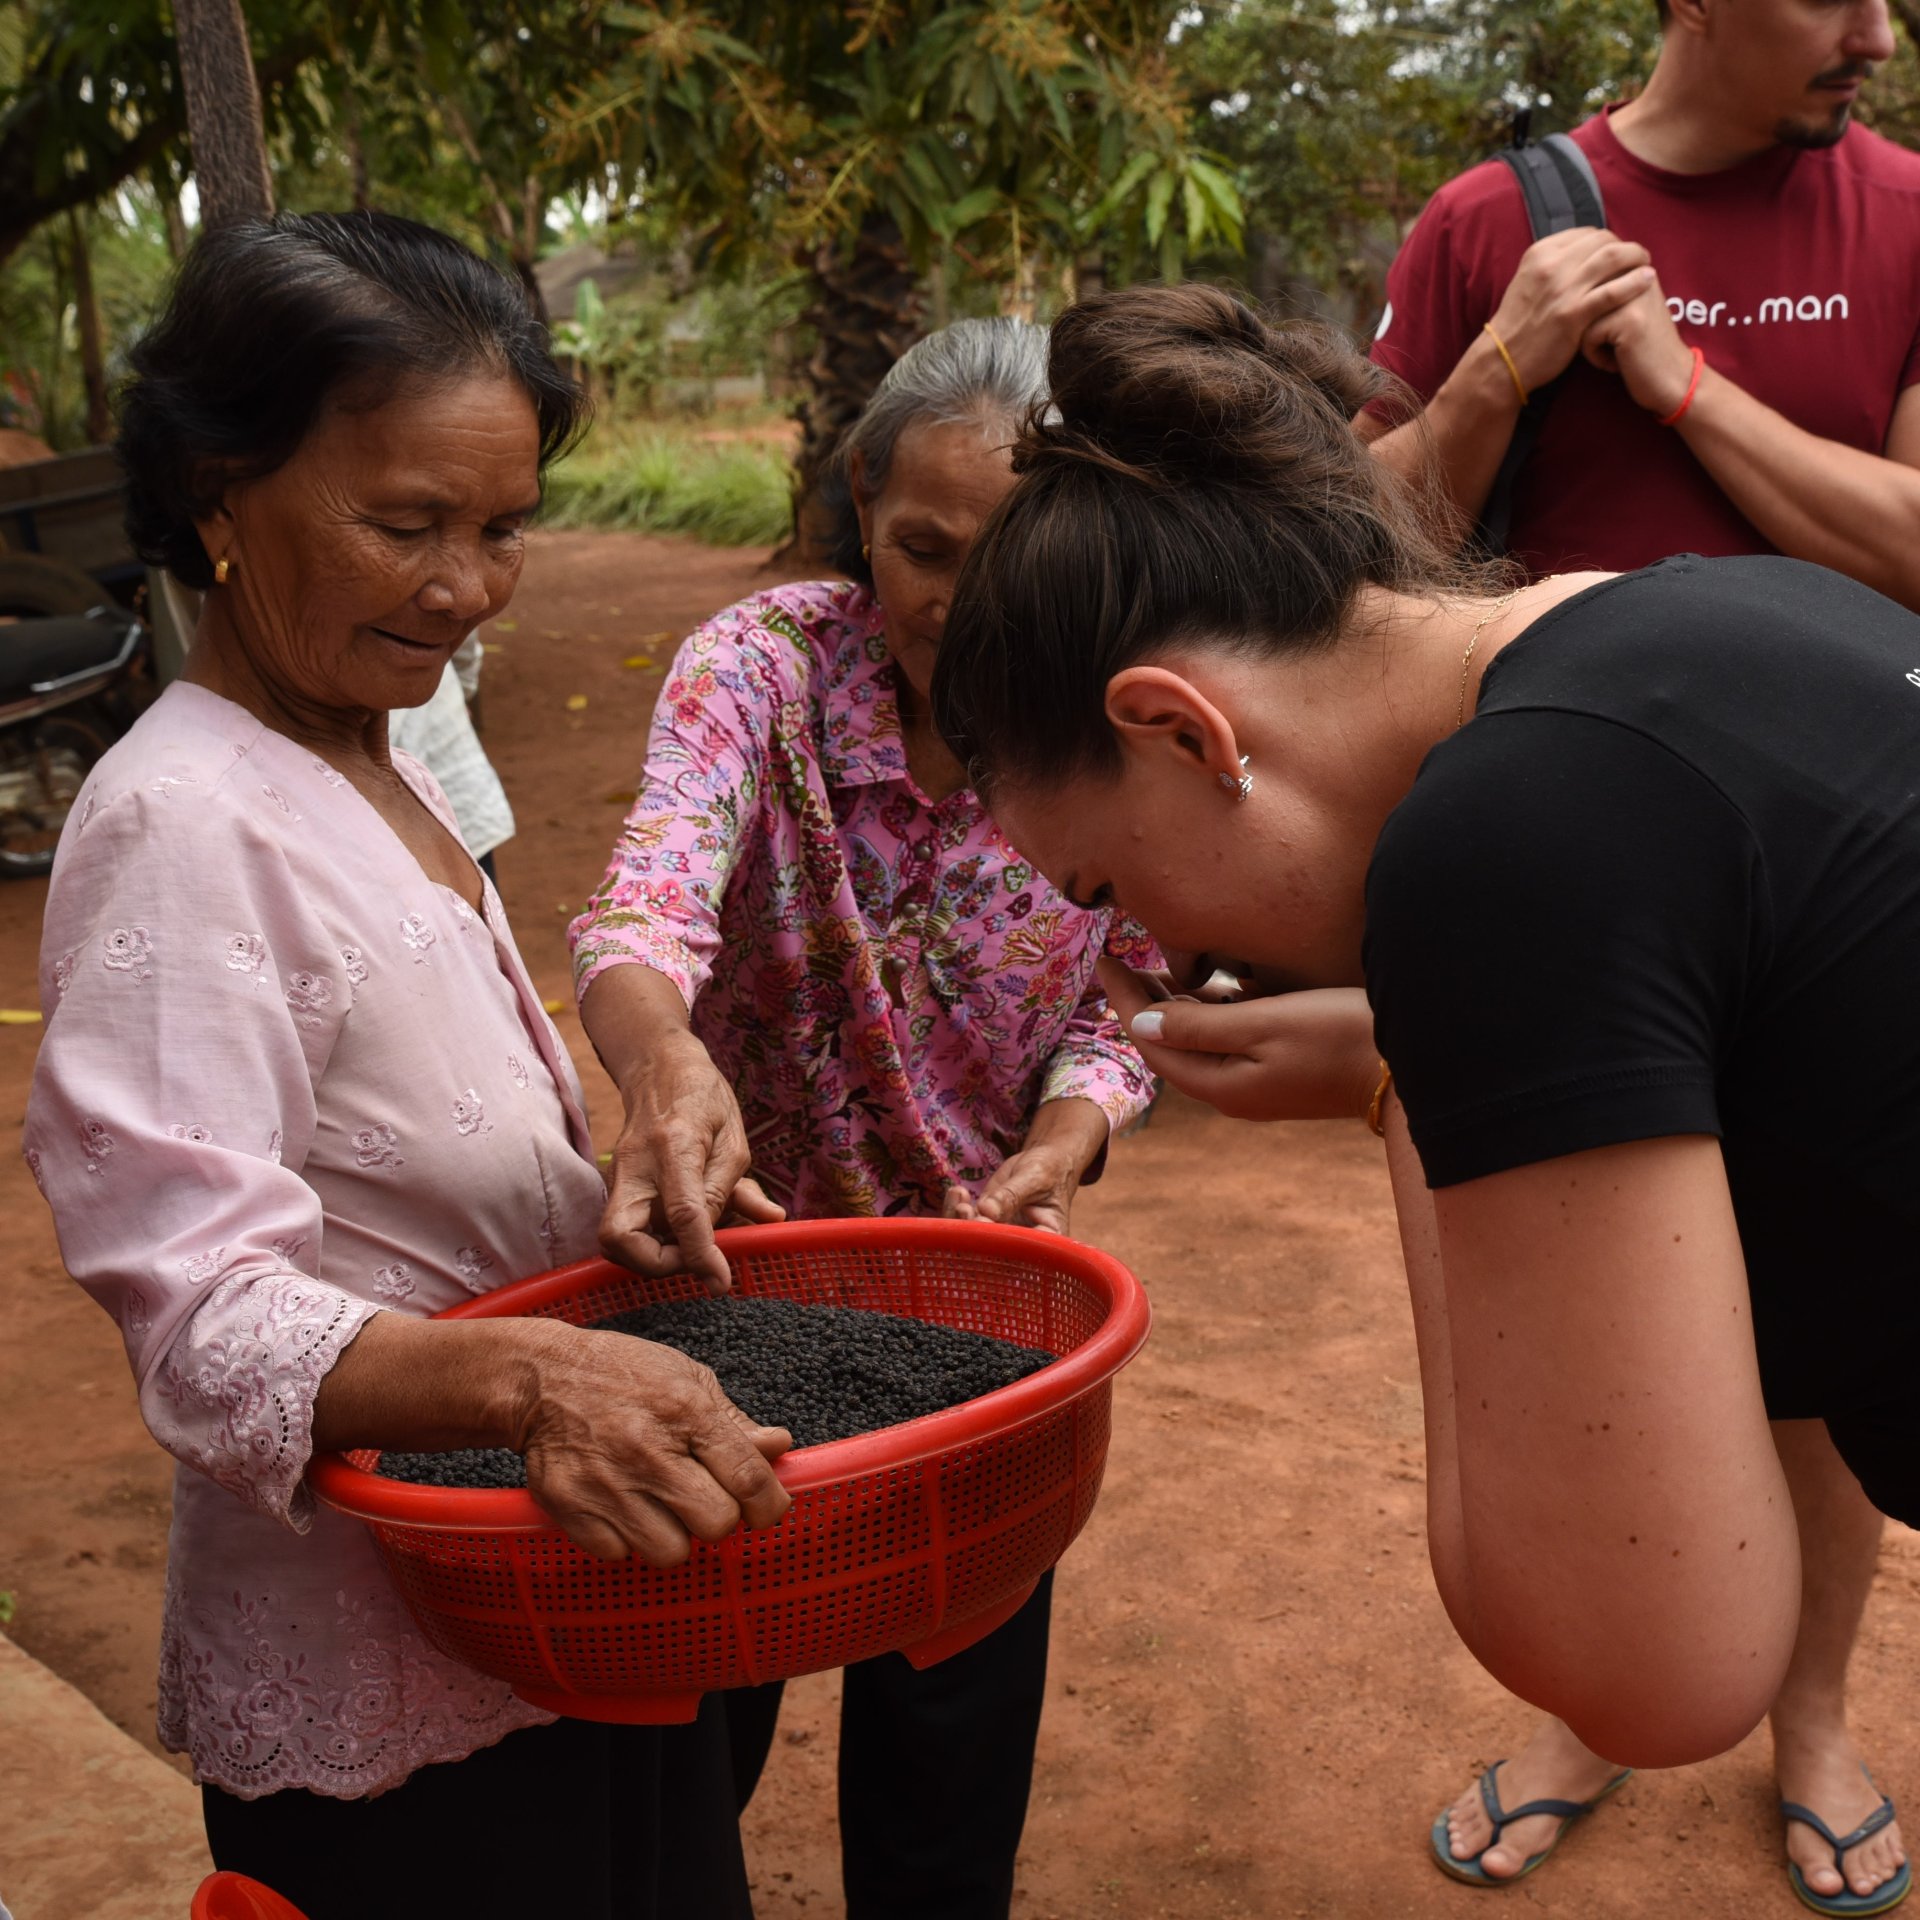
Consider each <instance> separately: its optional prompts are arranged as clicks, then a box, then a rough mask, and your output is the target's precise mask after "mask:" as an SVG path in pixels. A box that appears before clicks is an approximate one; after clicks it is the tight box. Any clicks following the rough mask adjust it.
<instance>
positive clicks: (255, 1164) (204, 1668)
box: [26, 685, 604, 1798]
mask: <svg viewBox="0 0 1920 1920" xmlns="http://www.w3.org/2000/svg"><path fill="white" fill-rule="evenodd" d="M395 765H396V766H397V767H399V768H400V770H401V772H402V774H403V775H404V777H405V778H406V779H407V781H408V783H409V784H410V785H411V786H413V788H414V789H415V791H416V792H418V793H419V794H420V796H421V798H422V799H423V800H425V801H426V803H427V804H428V806H430V807H431V808H433V810H434V811H435V812H436V813H437V814H438V815H439V817H440V818H441V819H442V820H443V821H444V822H445V823H446V824H447V825H448V826H449V827H450V828H451V827H452V825H453V821H452V816H451V814H450V812H449V810H448V808H447V806H446V803H445V800H444V798H443V797H442V796H441V794H440V792H439V790H438V788H436V787H435V786H434V785H433V782H432V780H431V778H430V777H429V776H428V775H427V773H426V772H425V770H424V769H423V768H421V767H420V766H419V765H418V764H417V763H415V762H413V761H410V760H408V759H407V758H406V757H405V756H404V755H396V756H395ZM41 993H42V998H43V1002H44V1005H45V1007H46V1011H47V1028H46V1037H45V1040H44V1042H43V1044H42V1047H41V1051H40V1059H39V1066H38V1070H37V1072H36V1074H35V1077H34V1086H33V1096H32V1100H31V1103H30V1105H29V1108H28V1113H27V1125H26V1152H27V1160H28V1162H29V1164H30V1165H31V1167H32V1168H33V1172H34V1176H35V1178H36V1179H37V1180H38V1181H39V1182H40V1186H41V1190H42V1191H43V1192H44V1193H45V1194H46V1196H47V1199H48V1201H49V1203H50V1204H51V1205H52V1208H53V1213H54V1219H55V1223H56V1225H57V1227H58V1229H59V1234H60V1250H61V1254H62V1256H63V1258H64V1259H65V1262H66V1265H67V1268H68V1271H69V1272H71V1273H72V1274H73V1276H74V1278H75V1279H77V1280H78V1281H79V1282H80V1284H81V1285H82V1286H84V1287H86V1288H87V1290H88V1291H89V1292H90V1293H92V1294H93V1296H94V1298H95V1299H96V1300H98V1301H99V1303H100V1304H101V1306H103V1307H104V1308H105V1309H106V1310H107V1312H109V1313H110V1314H112V1315H113V1317H114V1319H115V1320H116V1321H117V1322H118V1324H119V1327H120V1330H121V1333H122V1335H123V1337H124V1339H125V1342H126V1348H127V1355H128V1358H129V1359H130V1360H131V1361H132V1363H133V1370H134V1375H135V1377H136V1379H137V1380H138V1382H139V1390H140V1406H141V1411H142V1413H143V1414H144V1416H145V1418H146V1421H147V1424H148V1426H149V1427H150V1428H151V1429H152V1431H153V1433H154V1436H155V1437H156V1438H157V1439H158V1440H159V1441H160V1443H161V1445H162V1446H164V1447H166V1448H167V1450H168V1451H169V1452H171V1453H172V1454H174V1455H175V1456H176V1457H177V1458H178V1459H179V1461H180V1462H181V1466H180V1469H179V1471H178V1472H177V1474H176V1476H175V1487H174V1510H173V1534H172V1541H171V1547H170V1552H169V1556H168V1569H167V1599H166V1613H165V1620H164V1625H163V1638H162V1649H161V1674H160V1734H161V1738H162V1740H163V1741H164V1742H165V1743H166V1745H167V1746H169V1747H170V1748H172V1749H174V1750H175V1751H178V1752H184V1753H187V1754H190V1755H191V1756H192V1759H193V1763H194V1767H195V1770H196V1772H197V1773H198V1775H199V1776H200V1778H201V1779H202V1780H206V1781H211V1782H212V1783H214V1784H215V1785H217V1786H220V1787H224V1788H226V1789H227V1790H229V1791H230V1792H233V1793H236V1794H240V1795H243V1796H245V1797H248V1798H252V1797H254V1796H256V1795H259V1794H262V1793H268V1792H271V1791H273V1790H275V1789H277V1788H285V1787H306V1788H311V1789H313V1790H314V1791H316V1792H319V1793H326V1794H332V1795H336V1796H339V1797H343V1798H344V1797H350V1796H355V1795H361V1794H367V1793H373V1792H377V1791H379V1790H380V1789H382V1788H385V1787H390V1786H393V1785H395V1784H397V1783H398V1782H399V1781H400V1780H402V1779H404V1778H405V1777H406V1775H407V1774H408V1773H410V1772H411V1771H412V1770H413V1769H414V1768H416V1767H419V1766H422V1765H425V1764H426V1763H428V1762H430V1761H441V1760H454V1759H458V1758H460V1757H461V1756H463V1755H465V1754H467V1753H470V1752H472V1751H473V1750H474V1749H475V1748H477V1747H481V1746H485V1745H487V1744H489V1743H490V1742H492V1741H494V1740H496V1739H498V1738H499V1737H500V1736H501V1735H502V1734H504V1733H507V1732H509V1731H511V1730H512V1729H513V1728H515V1727H519V1726H525V1725H530V1724H532V1723H534V1722H536V1721H540V1720H544V1719H546V1718H547V1717H548V1716H547V1715H545V1714H542V1713H539V1712H537V1711H535V1710H534V1709H532V1708H530V1707H527V1706H524V1705H522V1704H521V1703H520V1702H519V1701H517V1700H516V1699H514V1697H513V1696H512V1694H511V1693H510V1692H509V1691H508V1690H507V1688H506V1687H505V1686H504V1685H502V1684H500V1683H498V1682H496V1681H492V1680H488V1679H485V1678H483V1677H482V1676H481V1675H479V1674H477V1673H474V1672H473V1671H472V1670H471V1669H469V1668H467V1667H465V1666H462V1665H460V1664H458V1663H456V1662H454V1661H451V1660H448V1659H445V1658H444V1657H443V1656H441V1655H440V1654H438V1653H436V1652H435V1651H434V1650H433V1649H432V1648H430V1647H429V1646H427V1645H426V1643H425V1642H424V1641H423V1640H422V1639H421V1638H420V1636H419V1635H418V1634H417V1633H416V1632H415V1631H414V1628H413V1624H412V1620H411V1618H410V1616H409V1615H408V1614H407V1612H406V1609H405V1608H404V1606H403V1605H402V1604H401V1602H400V1599H399V1596H398V1595H397V1594H396V1592H395V1591H394V1588H393V1586H392V1583H391V1582H390V1581H389V1580H388V1578H387V1576H386V1573H385V1571H384V1569H383V1568H382V1566H381V1564H380V1562H379V1560H378V1558H377V1556H376V1554H375V1551H374V1547H373V1543H372V1541H371V1539H370V1538H369V1536H368V1535H367V1533H366V1532H365V1530H364V1529H363V1528H362V1527H361V1525H360V1523H359V1522H358V1521H354V1520H349V1519H345V1518H343V1517H342V1516H341V1515H339V1514H336V1513H334V1512H332V1511H331V1510H329V1509H326V1508H321V1507H318V1506H316V1503H315V1502H314V1500H313V1498H312V1496H311V1494H310V1493H309V1492H308V1490H307V1488H306V1486H305V1484H304V1481H303V1479H302V1475H303V1474H304V1472H305V1470H306V1465H307V1459H308V1456H309V1452H310V1439H309V1435H310V1431H311V1422H312V1414H313V1402H314V1396H315V1394H316V1392H317V1391H318V1389H319V1385H320V1382H321V1380H322V1379H323V1378H324V1377H325V1375H326V1373H327V1370H328V1368H329V1367H331V1366H332V1365H333V1363H334V1361H335V1360H336V1359H337V1358H338V1357H339V1355H340V1352H341V1350H342V1349H343V1348H344V1347H345V1346H346V1345H347V1343H348V1342H349V1341H350V1340H351V1339H352V1338H353V1336H354V1334H355V1333H356V1332H357V1331H358V1330H359V1328H360V1327H361V1326H362V1325H363V1324H364V1323H365V1322H366V1320H367V1318H368V1317H369V1315H371V1314H373V1313H375V1312H379V1311H382V1310H386V1311H391V1312H399V1313H430V1312H432V1311H434V1310H435V1309H437V1308H439V1307H443V1306H449V1305H451V1304H453V1303H454V1302H455V1301H457V1300H460V1299H463V1298H465V1297H467V1296H468V1295H469V1294H471V1293H474V1292H480V1291H484V1290H485V1289H487V1288H489V1287H494V1286H498V1285H499V1284H501V1283H502V1282H503V1281H506V1280H511V1279H516V1278H519V1277H520V1276H522V1275H525V1274H528V1273H534V1272H539V1271H541V1270H543V1269H545V1268H548V1267H552V1266H556V1265H558V1264H560V1263H561V1262H563V1261H567V1260H573V1259H578V1258H580V1257H582V1256H584V1255H586V1254H588V1253H590V1252H591V1251H592V1250H593V1247H594V1238H595V1226H596V1223H597V1221H598V1219H599V1215H600V1209H601V1205H602V1202H603V1199H604V1188H603V1184H602V1181H601V1179H600V1176H599V1173H598V1172H597V1170H596V1168H595V1165H594V1161H593V1155H592V1150H591V1146H590V1143H589V1141H588V1136H587V1127H586V1121H585V1117H584V1114H583V1112H582V1106H581V1098H580V1088H579V1084H578V1082H577V1081H576V1079H575V1077H574V1073H573V1069H572V1066H571V1064H570V1063H569V1061H568V1058H567V1054H566V1050H565V1048H564V1046H563V1045H562V1044H561V1042H560V1039H559V1037H558V1035H557V1034H556V1033H555V1031H554V1028H553V1025H552V1023H551V1022H550V1021H549V1020H548V1019H547V1016H546V1014H545V1012H544V1011H543V1009H542V1007H541V1004H540V1001H539V998H538V997H537V995H536V994H535V992H534V988H533V984H532V982H531V980H530V979H529V978H528V976H527V971H526V968H525V966H524V965H523V964H522V962H521V959H520V956H519V954H518V952H517V951H516V950H515V948H514V944H513V938H512V935H511V934H510V933H509V932H508V931H507V926H506V922H505V919H504V917H503V916H502V913H501V910H500V902H499V899H498V897H497V896H496V895H495V893H494V891H493V889H492V888H491V887H489V888H488V889H487V890H486V896H485V912H484V913H483V914H482V913H476V912H474V911H473V909H472V908H471V907H469V906H468V905H467V903H466V902H465V901H464V900H462V899H461V898H460V897H459V895H458V894H456V893H453V892H452V891H450V890H449V889H447V888H444V887H440V886H436V885H435V884H434V883H433V882H431V881H430V880H428V879H427V877H426V875H425V874H424V873H423V872H422V871H421V869H420V866H419V864H418V863H417V862H416V861H415V860H414V858H413V856H412V855H411V854H410V853H409V852H408V851H407V849H406V848H405V847H404V846H403V845H402V844H401V842H400V840H399V839H398V838H397V837H396V836H395V835H394V834H393V832H392V831H391V830H390V829H389V828H388V827H387V826H386V824H385V823H384V822H383V821H382V820H381V819H380V817H379V816H378V815H377V814H376V813H375V812H374V810H373V809H372V808H371V807H370V806H369V805H368V804H367V802H366V801H365V800H364V799H363V798H362V797H361V795H360V794H359V793H358V792H356V791H355V790H354V788H353V787H352V786H350V785H349V784H348V782H347V781H346V779H345V777H344V776H343V775H341V774H340V773H338V772H336V771H335V770H334V769H333V768H331V767H329V766H328V765H327V764H326V762H325V761H324V760H321V759H318V758H316V757H315V756H314V755H313V754H312V753H310V752H308V751H307V750H306V749H305V748H303V747H300V746H297V745H296V744H295V743H294V742H293V741H291V740H289V739H287V738H286V737H285V736H283V735H281V734H277V733H273V732H271V731H269V730H268V729H266V728H265V727H263V726H262V725H261V724H260V723H259V722H258V721H257V720H255V719H253V718H252V717H251V716H250V715H249V714H247V713H246V712H245V711H243V710H242V709H241V708H239V707H237V706H234V705H233V704H232V703H231V702H229V701H226V700H223V699H221V698H220V697H219V696H217V695H215V694H212V693H209V692H207V691H206V690H204V689H203V688H199V687H194V686H188V685H176V686H173V687H171V688H169V689H168V690H167V692H166V693H165V694H163V695H162V696H161V698H160V699H159V700H158V701H157V702H156V703H155V704H154V706H153V707H152V708H151V709H150V710H149V711H148V712H147V714H146V715H145V716H144V717H143V718H142V720H141V721H140V723H139V724H138V725H137V726H136V727H135V728H134V729H133V731H132V732H131V733H130V734H129V735H128V736H127V737H126V738H125V739H124V740H122V741H121V742H120V743H119V744H118V745H117V746H115V747H114V748H113V750H112V751H111V752H110V753H109V754H108V755H107V756H106V757H105V759H103V760H102V761H101V763H100V765H99V766H98V768H97V769H96V770H95V772H94V775H93V778H92V779H91V780H90V781H89V782H88V785H87V789H86V791H85V793H84V795H83V797H82V799H81V802H80V804H79V806H78V807H77V808H76V810H75V812H74V814H73V816H72V819H71V821H70V822H69V825H68V828H67V832H66V834H65V836H64V838H63V840H62V843H61V848H60V857H59V861H58V864H57V866H56V868H55V871H54V879H53V886H52V891H51V894H50V896H49V899H48V903H47V916H46V930H45V935H44V944H43V947H42V952H41Z"/></svg>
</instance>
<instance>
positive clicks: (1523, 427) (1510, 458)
mask: <svg viewBox="0 0 1920 1920" xmlns="http://www.w3.org/2000/svg"><path fill="white" fill-rule="evenodd" d="M1499 158H1500V159H1502V160H1504V161H1505V162H1506V164H1507V166H1508V167H1509V168H1510V169H1511V170H1512V173H1513V177H1514V178H1515V179H1516V180H1517V181H1519V183H1520V192H1521V195H1522V197H1523V198H1524V199H1525V201H1526V203H1527V221H1528V224H1529V225H1530V226H1531V227H1532V229H1533V237H1534V238H1535V239H1536V240H1544V239H1545V238H1546V236H1547V235H1548V234H1550V233H1565V232H1566V231H1567V229H1568V228H1569V227H1604V226H1605V225H1606V224H1607V217H1606V203H1605V201H1604V200H1603V198H1602V197H1601V193H1600V182H1599V181H1598V180H1597V179H1595V178H1594V172H1593V166H1592V163H1591V162H1590V161H1589V160H1588V159H1587V156H1586V155H1585V154H1584V153H1583V152H1582V151H1581V149H1580V146H1579V143H1578V142H1577V141H1574V140H1569V139H1568V138H1567V136H1566V135H1565V134H1564V133H1550V134H1548V135H1547V137H1546V138H1545V139H1544V140H1541V141H1539V142H1537V143H1530V144H1528V145H1524V146H1514V147H1504V148H1502V149H1501V151H1500V155H1499ZM1559 384H1560V383H1559V382H1558V381H1557V380H1556V381H1553V382H1551V383H1550V384H1549V385H1547V386H1545V387H1543V388H1541V389H1540V390H1539V391H1538V392H1536V393H1535V394H1534V396H1533V398H1532V399H1531V400H1529V401H1528V402H1527V404H1526V405H1525V406H1524V407H1523V408H1521V410H1520V418H1519V419H1518V420H1517V421H1516V422H1515V423H1514V428H1513V438H1512V439H1511V440H1509V441H1508V442H1507V451H1506V454H1505V456H1504V457H1503V458H1502V460H1501V462H1500V470H1499V472H1498V473H1497V474H1495V475H1494V480H1493V487H1492V489H1491V490H1490V492H1489V493H1488V495H1487V504H1486V505H1485V506H1484V507H1483V508H1481V510H1480V525H1479V527H1478V529H1477V531H1478V534H1479V538H1480V544H1481V545H1482V546H1483V547H1484V548H1485V549H1486V550H1487V551H1488V552H1489V553H1496V554H1497V553H1504V552H1505V551H1506V545H1507V529H1508V527H1509V526H1510V525H1511V523H1512V520H1513V490H1514V486H1515V484H1516V482H1517V481H1518V479H1519V477H1520V469H1521V468H1522V467H1523V466H1525V465H1526V462H1527V457H1528V455H1529V454H1531V453H1532V452H1533V448H1534V443H1535V442H1536V441H1537V440H1538V439H1539V438H1540V429H1541V427H1542V426H1543V425H1544V424H1545V422H1546V417H1547V409H1548V407H1549V406H1551V405H1552V403H1553V391H1554V388H1555V387H1557V386H1558V385H1559Z"/></svg>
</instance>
